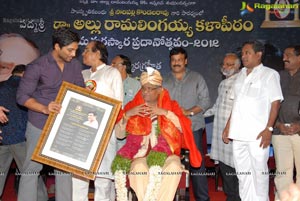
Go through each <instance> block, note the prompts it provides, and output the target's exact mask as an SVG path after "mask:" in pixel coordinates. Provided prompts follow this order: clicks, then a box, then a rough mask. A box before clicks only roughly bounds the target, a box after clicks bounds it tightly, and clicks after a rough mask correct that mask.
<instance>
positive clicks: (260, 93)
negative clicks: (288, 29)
mask: <svg viewBox="0 0 300 201" xmlns="http://www.w3.org/2000/svg"><path fill="white" fill-rule="evenodd" d="M263 53H264V45H263V44H262V43H261V42H259V41H248V42H246V43H244V44H243V47H242V61H243V65H244V66H245V67H244V68H242V70H241V71H240V73H239V74H238V76H237V79H236V81H235V84H234V88H233V97H232V98H233V99H234V103H233V109H232V113H231V117H230V119H229V120H228V122H227V125H226V127H225V129H224V133H223V140H224V142H225V143H228V142H229V139H232V140H233V143H232V146H233V160H234V165H235V168H236V172H237V176H238V179H239V192H240V197H241V199H242V200H243V201H253V200H259V201H268V200H269V174H268V172H269V171H268V165H267V161H268V158H269V145H270V142H271V137H272V131H273V125H274V123H275V120H276V118H277V114H278V110H279V107H280V101H282V100H283V96H282V92H281V87H280V78H279V74H278V73H277V72H276V71H275V70H273V69H271V68H268V67H265V66H263V64H262V63H261V61H262V58H263Z"/></svg>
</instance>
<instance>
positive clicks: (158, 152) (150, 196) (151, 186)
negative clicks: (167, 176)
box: [112, 126, 171, 201]
mask: <svg viewBox="0 0 300 201" xmlns="http://www.w3.org/2000/svg"><path fill="white" fill-rule="evenodd" d="M155 131H156V132H155V133H156V136H157V138H158V142H157V144H156V145H155V146H154V147H153V149H152V150H151V151H150V152H149V154H148V156H147V164H148V166H149V167H150V168H149V183H148V185H147V189H146V193H145V196H144V201H156V200H157V196H158V192H159V189H160V186H161V181H162V167H163V165H164V163H165V161H166V159H167V157H168V155H170V154H171V150H170V148H169V145H168V143H167V141H166V140H165V139H164V137H163V136H162V135H160V129H159V127H158V126H157V127H156V129H155ZM128 138H130V140H131V141H132V142H133V143H132V144H130V145H131V146H127V147H122V148H121V150H119V152H118V154H117V155H116V157H115V159H114V161H113V163H112V172H113V173H114V174H115V188H116V193H117V200H118V201H127V200H128V199H127V188H126V174H128V173H129V171H130V165H131V161H132V159H131V158H132V157H131V156H132V155H133V154H135V153H134V148H137V149H139V146H136V145H140V141H139V140H138V139H137V138H140V136H133V135H128ZM127 140H128V139H127Z"/></svg>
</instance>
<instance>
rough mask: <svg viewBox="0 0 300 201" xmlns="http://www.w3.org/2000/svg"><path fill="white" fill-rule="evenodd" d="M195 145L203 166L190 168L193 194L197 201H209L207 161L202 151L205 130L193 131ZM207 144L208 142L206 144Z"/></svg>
mask: <svg viewBox="0 0 300 201" xmlns="http://www.w3.org/2000/svg"><path fill="white" fill-rule="evenodd" d="M193 134H194V139H195V143H196V145H197V148H198V150H199V151H200V152H201V155H202V158H203V160H202V164H201V167H200V168H193V167H190V176H191V177H190V178H191V180H192V186H193V194H194V197H195V200H196V201H209V200H210V199H209V195H208V184H207V175H206V171H205V161H204V156H203V149H202V135H203V129H202V128H201V129H199V130H197V131H193ZM205 143H206V142H205Z"/></svg>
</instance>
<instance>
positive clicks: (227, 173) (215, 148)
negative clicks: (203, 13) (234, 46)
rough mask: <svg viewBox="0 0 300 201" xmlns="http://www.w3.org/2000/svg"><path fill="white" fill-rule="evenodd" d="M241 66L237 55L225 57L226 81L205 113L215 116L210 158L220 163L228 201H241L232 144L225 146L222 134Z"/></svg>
mask: <svg viewBox="0 0 300 201" xmlns="http://www.w3.org/2000/svg"><path fill="white" fill-rule="evenodd" d="M240 66H241V61H240V59H239V57H238V56H237V55H236V54H234V53H228V54H226V55H225V57H224V59H223V63H222V67H221V72H222V75H223V76H225V79H224V80H223V81H222V82H221V83H220V85H219V88H218V97H217V100H216V103H215V104H214V106H213V107H212V108H211V109H209V110H208V111H207V112H206V113H205V115H206V114H207V113H210V114H212V115H214V122H213V134H212V143H211V152H210V158H211V159H213V160H215V161H218V162H219V167H220V173H221V176H222V185H223V191H224V193H225V194H226V196H227V199H226V200H227V201H240V200H241V199H240V197H239V188H238V186H239V184H238V178H237V176H236V171H235V168H234V163H233V157H232V142H229V143H228V144H225V143H224V142H223V140H222V133H223V130H224V128H225V126H226V123H227V120H228V118H229V116H230V113H231V109H232V105H233V99H232V98H231V97H230V96H231V93H232V89H233V84H234V82H235V80H236V77H237V73H238V72H239V68H240Z"/></svg>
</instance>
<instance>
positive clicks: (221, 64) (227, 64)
mask: <svg viewBox="0 0 300 201" xmlns="http://www.w3.org/2000/svg"><path fill="white" fill-rule="evenodd" d="M234 65H235V63H233V64H231V63H223V62H222V63H220V66H228V67H230V66H234Z"/></svg>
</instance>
